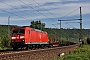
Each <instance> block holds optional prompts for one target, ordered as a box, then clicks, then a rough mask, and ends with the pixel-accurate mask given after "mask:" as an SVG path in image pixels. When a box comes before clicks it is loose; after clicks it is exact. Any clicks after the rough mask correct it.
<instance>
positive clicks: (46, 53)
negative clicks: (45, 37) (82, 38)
mask: <svg viewBox="0 0 90 60" xmlns="http://www.w3.org/2000/svg"><path fill="white" fill-rule="evenodd" d="M77 47H78V45H77V44H75V45H70V46H64V47H56V48H48V49H38V50H27V51H19V52H13V53H7V54H0V60H49V59H50V58H54V57H55V58H57V57H59V56H60V54H61V53H65V54H67V53H70V52H71V51H73V50H74V49H75V48H77Z"/></svg>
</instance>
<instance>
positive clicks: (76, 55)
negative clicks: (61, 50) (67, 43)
mask: <svg viewBox="0 0 90 60" xmlns="http://www.w3.org/2000/svg"><path fill="white" fill-rule="evenodd" d="M52 60H90V45H83V47H79V48H77V49H75V50H74V51H73V52H71V53H70V54H67V55H65V56H63V57H62V58H58V59H55V58H54V59H52Z"/></svg>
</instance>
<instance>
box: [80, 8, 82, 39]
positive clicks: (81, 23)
mask: <svg viewBox="0 0 90 60" xmlns="http://www.w3.org/2000/svg"><path fill="white" fill-rule="evenodd" d="M80 39H82V13H81V7H80Z"/></svg>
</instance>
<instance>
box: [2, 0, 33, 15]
mask: <svg viewBox="0 0 90 60" xmlns="http://www.w3.org/2000/svg"><path fill="white" fill-rule="evenodd" d="M0 2H2V3H4V4H6V5H8V6H10V7H11V8H13V6H11V5H9V4H7V3H5V2H3V1H0ZM14 9H18V8H15V7H14ZM18 11H21V10H19V9H18ZM21 12H23V13H25V14H27V15H30V14H28V13H26V12H24V11H21ZM30 16H32V15H30Z"/></svg>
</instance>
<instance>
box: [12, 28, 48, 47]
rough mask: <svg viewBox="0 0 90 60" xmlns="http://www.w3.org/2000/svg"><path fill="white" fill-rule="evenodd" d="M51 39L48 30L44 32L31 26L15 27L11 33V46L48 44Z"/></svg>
mask: <svg viewBox="0 0 90 60" xmlns="http://www.w3.org/2000/svg"><path fill="white" fill-rule="evenodd" d="M48 45H49V39H48V34H47V32H43V31H40V30H37V29H32V28H30V27H22V28H13V29H12V35H11V46H12V48H13V49H18V48H27V49H28V48H33V47H34V48H35V47H41V46H48Z"/></svg>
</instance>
